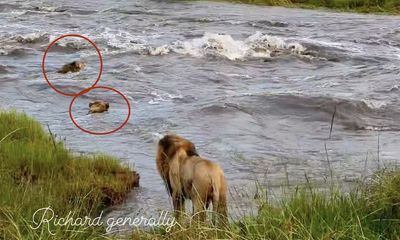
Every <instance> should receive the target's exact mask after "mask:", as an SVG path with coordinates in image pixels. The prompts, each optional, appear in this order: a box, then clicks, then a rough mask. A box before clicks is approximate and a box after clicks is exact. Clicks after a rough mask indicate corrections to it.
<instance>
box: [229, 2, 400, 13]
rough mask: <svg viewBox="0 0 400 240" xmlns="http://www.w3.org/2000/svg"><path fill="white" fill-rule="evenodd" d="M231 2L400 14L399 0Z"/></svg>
mask: <svg viewBox="0 0 400 240" xmlns="http://www.w3.org/2000/svg"><path fill="white" fill-rule="evenodd" d="M226 1H229V2H236V3H246V4H256V5H268V6H282V7H299V8H309V9H313V8H327V9H334V10H337V11H349V12H360V13H384V14H400V1H399V0H226Z"/></svg>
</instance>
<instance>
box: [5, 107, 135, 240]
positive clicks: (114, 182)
mask: <svg viewBox="0 0 400 240" xmlns="http://www.w3.org/2000/svg"><path fill="white" fill-rule="evenodd" d="M136 180H137V179H136V175H135V174H134V172H132V171H130V170H129V168H128V167H125V166H122V165H121V163H120V161H119V160H118V159H115V158H112V157H109V156H105V155H76V154H73V153H71V152H70V151H69V150H67V149H66V148H65V147H64V145H63V143H62V142H61V141H56V139H55V137H54V136H52V135H50V134H48V133H47V132H46V131H45V130H44V129H43V127H42V126H41V125H40V124H39V123H38V122H37V121H35V120H33V119H32V118H30V117H28V116H27V115H25V114H21V113H17V112H0V239H10V240H11V239H24V240H25V239H91V238H92V237H94V236H95V237H99V236H101V235H102V234H103V233H104V229H103V228H101V227H98V228H84V227H75V226H69V227H65V226H62V227H59V226H54V225H52V226H50V230H51V231H52V232H54V233H55V236H51V235H50V233H49V231H48V230H47V226H45V225H43V226H42V227H40V228H39V229H37V230H33V229H32V228H31V227H30V226H34V224H33V223H32V215H33V213H34V212H35V211H36V210H37V209H39V208H44V207H48V206H50V207H51V208H52V209H53V210H54V212H55V213H56V214H57V215H59V216H66V215H67V214H68V213H69V212H70V211H72V213H73V214H74V216H78V217H84V216H91V217H93V216H95V217H96V216H97V215H98V214H99V212H100V211H101V210H102V209H104V207H106V206H108V205H112V204H118V203H120V202H121V201H123V199H124V198H125V196H126V194H127V193H128V192H129V191H130V189H131V188H132V187H133V186H134V184H135V182H136ZM71 230H72V231H71Z"/></svg>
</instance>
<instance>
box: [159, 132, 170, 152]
mask: <svg viewBox="0 0 400 240" xmlns="http://www.w3.org/2000/svg"><path fill="white" fill-rule="evenodd" d="M158 145H160V146H162V147H163V148H164V149H167V148H168V145H169V136H168V135H165V136H164V137H163V138H161V139H160V141H158Z"/></svg>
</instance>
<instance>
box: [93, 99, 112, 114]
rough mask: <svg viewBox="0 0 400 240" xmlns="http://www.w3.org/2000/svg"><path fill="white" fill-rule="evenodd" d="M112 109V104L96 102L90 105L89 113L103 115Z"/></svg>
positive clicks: (101, 101)
mask: <svg viewBox="0 0 400 240" xmlns="http://www.w3.org/2000/svg"><path fill="white" fill-rule="evenodd" d="M109 108H110V104H109V103H108V102H106V101H103V100H96V101H93V102H90V103H89V112H88V114H90V113H103V112H107V111H108V109H109Z"/></svg>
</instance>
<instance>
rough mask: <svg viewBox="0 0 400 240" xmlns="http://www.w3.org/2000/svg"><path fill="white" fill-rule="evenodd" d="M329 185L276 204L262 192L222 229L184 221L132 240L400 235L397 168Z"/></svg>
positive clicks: (394, 238) (296, 191) (392, 239)
mask: <svg viewBox="0 0 400 240" xmlns="http://www.w3.org/2000/svg"><path fill="white" fill-rule="evenodd" d="M327 189H328V190H327V191H321V190H317V188H316V187H314V186H313V184H312V183H308V184H307V185H306V186H304V185H303V186H302V187H293V188H291V189H287V188H286V189H285V192H286V194H284V196H283V197H282V198H281V199H280V200H279V201H278V202H270V201H269V200H268V199H269V198H268V196H267V193H265V194H264V196H263V197H261V198H260V199H258V201H259V210H258V214H257V215H255V216H248V217H243V218H241V219H231V221H230V224H229V225H228V226H226V227H225V228H217V227H214V226H212V225H206V226H204V225H203V226H198V225H196V224H194V225H183V226H175V228H174V230H173V231H171V232H169V233H167V232H163V231H160V230H159V229H158V230H156V231H153V232H151V231H146V232H144V231H136V232H134V233H133V234H132V235H131V238H130V239H238V240H239V239H274V240H281V239H282V240H283V239H286V240H295V239H355V240H357V239H360V240H361V239H363V240H366V239H370V240H377V239H382V240H383V239H385V240H386V239H387V240H398V239H400V170H398V169H397V170H392V171H382V172H379V173H376V174H375V175H374V176H373V177H372V178H371V179H368V180H366V181H364V182H362V183H360V185H357V187H355V189H353V191H351V192H349V193H345V192H343V191H342V190H340V188H339V187H338V186H333V185H331V184H327Z"/></svg>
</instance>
